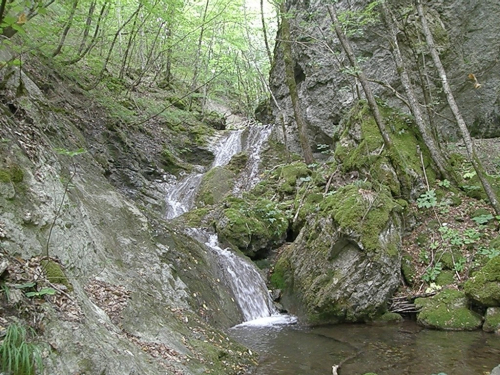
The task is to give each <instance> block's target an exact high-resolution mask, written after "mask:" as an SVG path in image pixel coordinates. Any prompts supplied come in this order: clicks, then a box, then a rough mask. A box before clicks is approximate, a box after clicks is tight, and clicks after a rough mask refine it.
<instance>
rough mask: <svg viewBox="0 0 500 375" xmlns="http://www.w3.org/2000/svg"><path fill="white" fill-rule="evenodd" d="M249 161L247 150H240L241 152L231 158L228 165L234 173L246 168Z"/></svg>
mask: <svg viewBox="0 0 500 375" xmlns="http://www.w3.org/2000/svg"><path fill="white" fill-rule="evenodd" d="M247 161H248V154H247V153H245V152H240V153H239V154H236V155H234V156H233V157H232V158H231V160H230V161H229V164H228V165H227V167H228V168H229V170H231V171H233V172H234V173H239V172H241V171H242V170H243V169H244V168H245V166H246V164H247Z"/></svg>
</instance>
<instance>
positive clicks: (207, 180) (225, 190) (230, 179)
mask: <svg viewBox="0 0 500 375" xmlns="http://www.w3.org/2000/svg"><path fill="white" fill-rule="evenodd" d="M235 177H236V175H235V174H234V172H232V171H231V170H229V169H227V168H225V167H216V168H212V169H211V170H210V171H209V172H207V173H205V174H204V175H203V179H202V181H201V184H200V190H199V193H198V195H197V197H196V201H197V203H198V204H202V205H213V204H217V203H220V202H221V201H222V200H223V199H224V197H225V196H226V195H227V194H229V193H230V192H231V190H232V188H233V185H234V179H235Z"/></svg>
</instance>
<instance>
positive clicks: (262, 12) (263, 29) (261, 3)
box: [260, 0, 273, 66]
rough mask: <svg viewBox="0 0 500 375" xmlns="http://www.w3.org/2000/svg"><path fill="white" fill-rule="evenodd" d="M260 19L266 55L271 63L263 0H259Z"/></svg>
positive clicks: (271, 56)
mask: <svg viewBox="0 0 500 375" xmlns="http://www.w3.org/2000/svg"><path fill="white" fill-rule="evenodd" d="M260 19H261V21H262V34H263V36H264V44H265V45H266V52H267V57H268V58H269V65H270V66H271V65H273V55H272V54H271V49H270V48H269V41H268V38H267V28H266V19H265V17H264V0H260Z"/></svg>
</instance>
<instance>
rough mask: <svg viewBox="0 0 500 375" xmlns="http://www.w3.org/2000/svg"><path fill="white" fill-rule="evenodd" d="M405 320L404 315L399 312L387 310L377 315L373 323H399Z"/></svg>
mask: <svg viewBox="0 0 500 375" xmlns="http://www.w3.org/2000/svg"><path fill="white" fill-rule="evenodd" d="M402 321H403V317H402V316H401V315H399V314H397V313H393V312H389V311H388V312H385V313H383V314H382V315H380V316H378V317H376V318H375V319H374V320H373V321H372V323H374V324H387V323H399V322H402Z"/></svg>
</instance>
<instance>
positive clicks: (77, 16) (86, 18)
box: [0, 0, 275, 113]
mask: <svg viewBox="0 0 500 375" xmlns="http://www.w3.org/2000/svg"><path fill="white" fill-rule="evenodd" d="M266 4H267V3H266ZM262 9H264V14H263V16H262V14H261V7H260V6H259V3H258V2H255V1H249V0H36V1H33V0H13V1H8V0H2V1H1V3H0V34H1V37H2V41H1V47H2V48H9V50H10V51H13V52H14V53H13V56H12V58H10V59H6V60H5V59H4V60H5V61H0V62H1V63H2V65H4V66H5V65H21V64H23V60H25V59H26V58H27V57H29V55H31V54H36V55H37V56H41V57H42V58H45V59H47V61H48V63H49V65H51V66H57V67H58V68H59V69H60V71H62V72H65V73H67V74H68V75H70V76H72V78H73V79H75V80H76V81H78V83H79V84H80V85H81V86H82V87H83V88H85V89H87V90H92V89H95V88H98V87H99V85H102V84H105V85H108V87H109V86H113V87H114V88H115V89H117V90H118V91H122V90H123V91H124V92H125V93H127V92H129V91H130V90H135V89H137V87H138V86H139V85H142V87H155V86H156V87H161V88H166V89H171V88H175V89H177V90H179V89H180V90H181V94H185V93H189V92H192V93H193V94H194V95H193V96H194V97H195V98H196V97H199V98H201V99H202V100H206V99H215V98H217V99H219V100H220V99H222V100H223V101H224V102H227V101H230V103H231V104H232V105H233V106H234V107H236V108H238V109H239V110H240V111H241V112H243V113H251V112H252V111H253V109H254V108H255V107H256V105H257V104H258V103H259V102H260V101H261V100H262V99H263V98H265V97H266V96H267V94H266V92H267V87H266V81H267V72H268V71H269V65H270V61H269V57H268V54H267V53H266V48H265V47H264V41H263V22H264V23H265V24H264V26H265V29H267V32H268V33H271V32H273V31H274V29H275V25H274V22H275V17H274V11H273V8H272V7H270V6H266V7H264V8H262ZM182 91H184V92H182Z"/></svg>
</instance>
